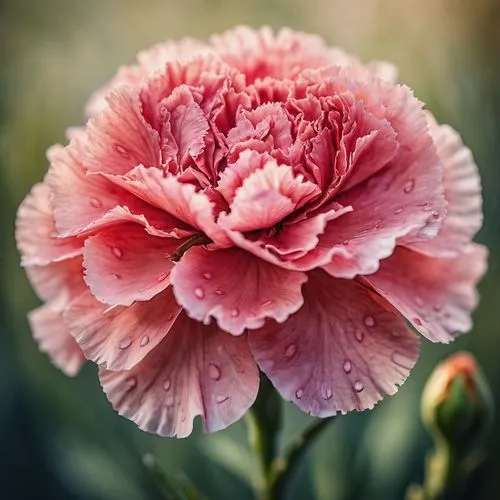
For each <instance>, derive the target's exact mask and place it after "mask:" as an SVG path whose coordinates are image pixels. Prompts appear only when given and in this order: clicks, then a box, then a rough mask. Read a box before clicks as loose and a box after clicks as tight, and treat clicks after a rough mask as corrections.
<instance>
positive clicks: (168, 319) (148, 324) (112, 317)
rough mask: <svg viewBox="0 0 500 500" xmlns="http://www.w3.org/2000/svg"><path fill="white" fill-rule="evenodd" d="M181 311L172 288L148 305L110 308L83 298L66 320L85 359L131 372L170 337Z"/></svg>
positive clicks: (69, 309) (91, 299)
mask: <svg viewBox="0 0 500 500" xmlns="http://www.w3.org/2000/svg"><path fill="white" fill-rule="evenodd" d="M180 311H181V308H180V306H178V305H177V303H176V302H175V299H174V296H173V293H172V289H171V288H168V289H167V290H165V291H164V292H163V293H161V294H159V295H157V296H156V297H154V298H153V299H151V300H149V301H147V302H136V303H135V304H133V305H132V306H130V307H111V308H110V307H108V306H106V305H104V304H101V303H100V302H98V301H97V300H96V299H95V298H94V297H93V296H92V295H91V294H90V293H88V292H86V293H83V294H81V295H80V296H79V297H78V298H77V299H76V300H74V301H72V302H71V304H70V305H69V307H68V309H67V310H66V311H65V312H64V320H65V321H66V324H67V325H68V327H69V329H70V331H71V334H72V335H73V337H74V338H75V339H76V341H77V342H78V344H79V345H80V348H81V349H82V350H83V352H84V353H85V356H86V357H87V358H88V359H90V360H92V361H94V362H96V363H98V364H99V365H102V366H103V367H105V368H107V369H109V370H130V369H131V368H133V367H134V366H136V365H137V364H138V363H140V362H141V361H142V360H143V358H144V357H145V356H146V355H147V354H148V353H149V352H151V351H152V350H153V349H154V348H155V347H156V346H157V345H158V344H159V343H160V342H161V341H162V340H163V338H164V337H165V335H167V333H168V332H169V330H170V328H171V327H172V325H173V324H174V322H175V320H176V318H177V316H178V315H179V313H180Z"/></svg>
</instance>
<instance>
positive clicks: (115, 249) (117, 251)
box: [112, 247, 123, 259]
mask: <svg viewBox="0 0 500 500" xmlns="http://www.w3.org/2000/svg"><path fill="white" fill-rule="evenodd" d="M112 250H113V253H114V255H115V257H116V258H118V259H120V258H121V257H123V252H122V251H121V250H120V249H119V248H118V247H113V249H112Z"/></svg>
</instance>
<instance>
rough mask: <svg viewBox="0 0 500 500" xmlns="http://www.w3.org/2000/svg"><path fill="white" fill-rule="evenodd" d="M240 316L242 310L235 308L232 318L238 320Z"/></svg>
mask: <svg viewBox="0 0 500 500" xmlns="http://www.w3.org/2000/svg"><path fill="white" fill-rule="evenodd" d="M239 315H240V310H239V309H238V308H237V307H235V308H234V309H233V310H232V311H231V316H232V317H233V318H237V317H238V316H239Z"/></svg>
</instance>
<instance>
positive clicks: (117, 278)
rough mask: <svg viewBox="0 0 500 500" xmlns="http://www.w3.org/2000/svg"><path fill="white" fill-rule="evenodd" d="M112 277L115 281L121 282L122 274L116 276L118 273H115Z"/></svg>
mask: <svg viewBox="0 0 500 500" xmlns="http://www.w3.org/2000/svg"><path fill="white" fill-rule="evenodd" d="M111 276H113V278H115V280H121V279H122V277H121V275H120V274H116V273H113V274H112V275H111Z"/></svg>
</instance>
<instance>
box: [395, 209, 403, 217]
mask: <svg viewBox="0 0 500 500" xmlns="http://www.w3.org/2000/svg"><path fill="white" fill-rule="evenodd" d="M402 211H403V209H402V208H398V209H397V210H396V211H395V212H394V214H395V215H399V214H400V213H401V212H402Z"/></svg>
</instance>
